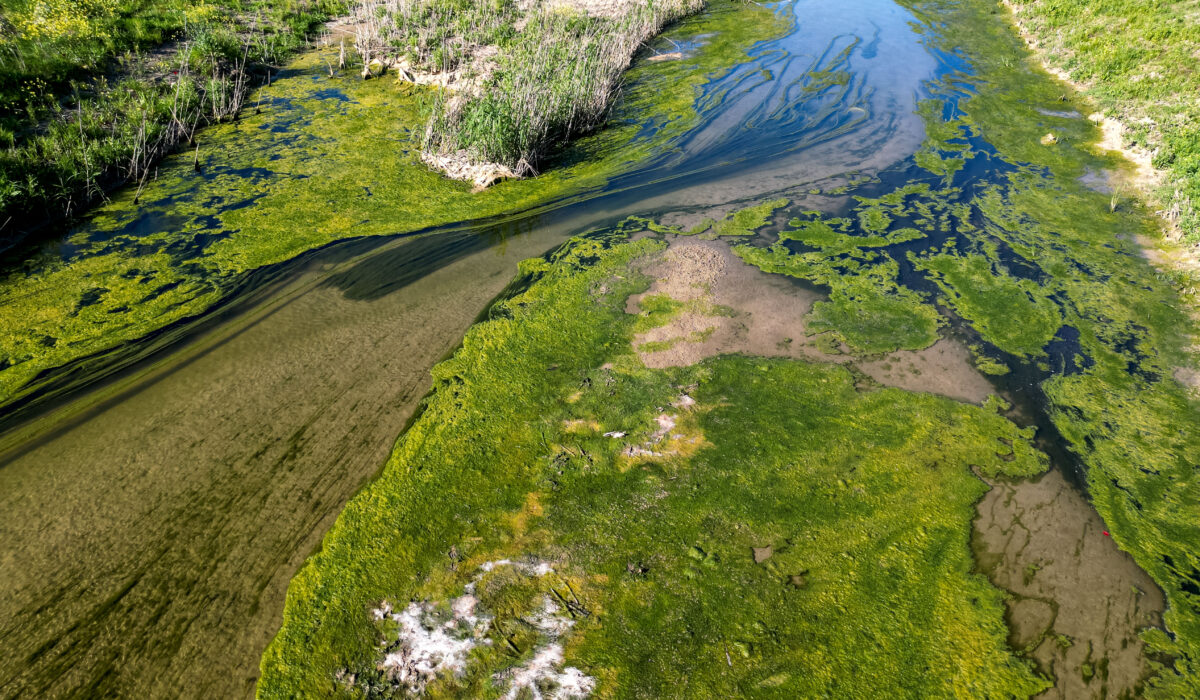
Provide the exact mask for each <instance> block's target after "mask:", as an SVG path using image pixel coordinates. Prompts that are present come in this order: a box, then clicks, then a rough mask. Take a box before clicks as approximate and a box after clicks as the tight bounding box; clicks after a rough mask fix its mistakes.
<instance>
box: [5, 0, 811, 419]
mask: <svg viewBox="0 0 1200 700" xmlns="http://www.w3.org/2000/svg"><path fill="white" fill-rule="evenodd" d="M786 26H787V25H786V23H785V22H783V21H782V20H781V19H780V18H778V17H777V16H776V15H775V14H774V13H772V12H771V11H770V10H769V9H765V8H762V7H759V6H756V5H744V4H742V3H740V2H739V3H731V2H719V3H713V5H712V8H711V9H710V10H709V11H707V12H705V13H703V14H701V15H699V16H696V17H694V18H691V19H689V20H688V21H687V22H686V23H685V24H684V25H683V26H681V27H679V28H678V29H677V30H673V33H672V34H671V36H673V37H674V38H675V39H676V40H677V41H693V42H696V43H697V44H701V45H700V46H699V47H698V48H697V49H696V53H695V55H694V56H693V57H692V59H691V60H690V61H689V62H687V63H685V62H682V61H667V62H661V63H640V64H637V65H635V66H634V67H633V68H632V69H631V70H630V71H629V72H628V74H627V81H628V82H627V88H626V90H625V91H624V93H623V96H622V98H621V100H619V102H618V104H617V105H615V106H614V109H613V110H612V112H611V113H610V116H609V121H608V122H607V125H606V128H604V129H602V130H600V131H598V132H596V133H595V134H592V135H589V136H587V137H584V138H581V139H579V140H577V141H575V142H574V143H573V144H572V145H571V146H570V147H569V148H568V149H566V150H565V151H564V152H563V153H562V154H561V160H560V161H559V165H558V167H556V168H554V169H553V170H552V171H551V172H548V173H546V174H544V175H542V176H541V177H537V178H529V179H525V180H519V181H512V182H505V183H501V184H498V185H496V186H494V187H492V188H489V189H488V190H487V191H486V192H481V193H472V192H471V188H470V186H469V185H466V184H464V183H459V182H453V181H449V180H447V179H446V178H445V177H443V176H441V175H440V174H437V173H435V172H433V171H431V170H429V168H427V167H426V166H425V165H424V164H423V163H422V162H421V160H420V152H421V145H420V128H419V125H420V123H421V114H422V112H421V109H422V105H421V101H420V96H419V94H414V93H416V92H417V91H413V92H407V91H404V90H400V91H398V90H397V89H396V88H395V87H394V86H393V85H391V84H390V81H389V82H385V81H380V80H367V81H364V80H361V79H359V78H358V77H357V76H354V75H342V74H339V75H337V76H336V77H333V78H330V77H329V75H328V69H327V64H326V60H332V61H336V57H337V56H336V47H335V48H333V49H332V52H326V53H322V52H318V51H314V52H310V53H307V54H304V55H303V56H301V57H300V58H298V59H296V60H295V61H293V62H292V63H289V64H288V67H287V70H286V73H285V74H284V75H283V76H282V77H280V78H278V79H277V80H275V81H273V82H272V84H271V85H270V86H266V87H263V88H261V89H260V90H258V91H257V92H255V93H252V95H251V96H250V98H249V99H251V100H252V101H253V102H254V103H255V104H256V105H258V104H260V103H261V105H262V109H261V110H258V109H254V110H246V112H245V113H244V115H243V117H242V118H241V119H239V120H238V121H235V122H227V123H222V124H217V125H214V126H211V127H209V128H208V129H207V130H206V131H205V134H204V136H203V140H202V142H201V147H200V151H199V157H200V166H201V169H200V172H197V171H196V169H195V168H194V167H193V154H192V153H191V152H187V153H178V154H174V155H171V156H168V157H167V158H165V159H164V160H163V161H162V162H161V163H160V164H159V168H158V173H157V178H152V179H151V180H150V181H149V182H147V183H146V186H145V188H144V190H143V191H142V193H141V197H140V200H138V198H137V196H136V195H137V193H136V191H135V190H134V188H126V189H124V190H122V191H119V192H117V193H115V194H114V195H113V199H112V201H111V202H109V203H108V204H105V205H103V206H101V207H98V208H97V209H96V210H95V212H94V214H93V215H92V216H91V217H90V218H89V220H88V221H87V222H86V224H85V225H83V226H81V227H80V228H78V229H77V230H76V231H74V232H73V233H72V234H71V235H70V236H68V237H66V238H65V239H64V241H63V242H62V244H61V245H60V246H59V247H57V248H55V249H50V250H48V251H47V252H46V253H44V254H43V255H40V256H37V257H35V258H33V259H31V260H29V261H28V262H26V263H25V264H24V265H23V266H22V268H20V269H16V270H14V271H12V272H11V273H10V274H9V275H8V276H7V277H5V278H4V279H3V282H2V284H0V330H2V331H3V333H0V405H2V404H6V403H8V402H9V401H12V400H13V399H15V398H19V397H21V396H23V395H26V394H28V393H30V392H32V391H36V390H37V388H38V386H39V385H38V383H37V381H36V378H37V377H38V376H39V374H41V373H42V372H44V371H46V370H48V369H51V368H54V367H60V366H62V365H64V364H66V363H69V362H72V361H76V360H79V359H80V358H83V357H87V356H90V355H95V354H98V353H104V352H107V351H109V350H112V349H113V348H117V347H119V346H121V344H123V343H126V342H129V341H132V340H135V339H137V338H140V337H142V336H144V335H146V334H147V333H150V332H152V331H154V330H157V329H160V328H163V327H164V326H167V325H168V324H170V323H173V322H175V321H178V320H180V319H183V318H186V317H188V316H192V315H195V314H199V313H202V312H204V311H205V310H206V309H207V308H209V307H210V306H211V305H212V304H214V303H216V302H217V301H219V300H220V299H222V298H223V295H224V294H226V293H228V290H229V289H230V288H231V287H233V286H234V285H236V283H237V282H238V280H239V278H240V276H241V275H243V274H244V273H246V272H248V271H250V270H254V269H256V268H259V267H262V266H266V265H271V264H275V263H279V262H282V261H285V260H288V259H290V258H292V257H293V256H295V255H297V254H299V253H302V252H304V251H307V250H311V249H313V248H317V247H320V246H323V245H326V244H328V243H330V242H332V241H337V240H340V239H344V238H348V237H351V236H379V235H392V234H397V233H404V232H410V231H416V230H420V229H424V228H430V227H436V226H441V225H447V224H452V223H455V222H460V221H464V220H470V219H473V218H483V217H488V216H497V215H501V214H504V213H509V212H513V211H521V210H525V209H529V208H533V207H536V206H539V205H543V204H545V203H547V202H550V201H554V200H556V199H561V198H566V197H568V196H571V195H576V194H579V193H583V192H588V191H595V190H597V189H599V188H601V187H602V186H603V185H604V183H605V182H606V181H607V179H608V178H610V177H612V176H613V175H616V174H618V173H621V172H624V171H627V170H629V169H630V168H632V167H635V166H636V165H637V164H639V163H643V162H645V160H646V159H647V158H649V157H650V156H652V155H653V154H655V153H660V152H662V151H663V150H665V149H667V148H669V147H670V145H671V144H673V143H675V142H676V140H677V139H679V138H680V137H681V136H682V135H684V134H686V133H687V132H688V131H689V130H690V129H692V128H695V126H696V125H697V124H698V123H700V122H701V120H702V119H703V115H702V114H701V112H700V110H699V107H698V106H697V105H698V104H699V100H700V99H701V96H702V95H703V94H704V92H705V90H706V89H708V87H709V86H711V85H712V84H713V83H714V81H715V80H717V79H718V78H719V77H720V76H721V75H723V74H724V73H725V72H726V71H727V70H728V67H729V66H733V65H737V64H738V63H740V62H742V61H744V60H745V57H746V52H747V50H748V49H749V47H751V46H753V45H754V43H755V42H757V41H761V40H765V39H769V38H771V37H774V36H777V35H778V34H779V33H781V32H782V31H783V30H784V29H785V28H786ZM702 36H703V37H708V38H707V39H703V40H701V39H697V37H702ZM406 125H407V126H406ZM380 144H388V145H389V147H390V150H389V151H388V152H387V154H386V157H380V155H379V148H380Z"/></svg>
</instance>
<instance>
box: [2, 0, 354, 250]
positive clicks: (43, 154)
mask: <svg viewBox="0 0 1200 700" xmlns="http://www.w3.org/2000/svg"><path fill="white" fill-rule="evenodd" d="M4 10H5V15H4V18H3V20H0V57H2V58H0V211H2V212H3V214H2V217H3V220H2V221H0V250H3V249H4V248H8V247H10V246H12V245H14V244H17V243H19V242H21V241H24V240H25V239H26V238H28V237H29V236H30V234H32V233H33V232H34V231H40V230H43V229H46V228H48V227H51V228H52V227H53V226H55V225H58V224H60V223H61V222H62V221H64V220H66V219H69V218H70V217H71V216H74V215H78V214H80V213H83V212H84V211H85V210H86V209H87V208H88V207H89V206H90V205H92V204H94V203H96V202H99V201H102V200H104V199H105V198H106V196H107V195H108V193H110V192H111V191H112V190H114V189H116V188H118V187H120V186H122V185H124V184H125V183H133V185H134V186H135V187H136V188H137V190H138V191H139V192H140V191H141V189H142V188H143V187H144V186H145V183H146V181H147V180H148V179H150V178H151V177H154V176H155V173H156V166H157V164H158V161H159V160H160V159H161V158H162V157H163V156H165V155H166V154H168V153H170V152H172V151H173V150H174V149H175V148H176V147H177V146H178V145H179V144H180V143H185V142H186V143H189V144H190V143H192V142H193V139H194V137H195V135H196V132H197V130H199V129H200V128H202V127H203V126H205V125H208V124H211V123H214V122H220V121H222V120H225V119H228V118H232V117H234V116H235V115H236V114H237V113H238V112H239V110H240V109H241V106H242V103H243V99H244V98H245V95H246V93H247V92H248V91H249V90H250V89H251V88H252V87H253V86H254V85H255V84H257V83H259V82H266V81H268V80H269V79H270V73H271V72H272V71H273V70H275V69H274V66H275V65H278V64H280V63H282V62H283V61H284V60H285V59H286V58H288V57H289V56H290V55H291V54H292V53H294V52H295V51H296V50H298V49H299V48H301V47H303V46H306V45H307V44H308V41H309V38H310V37H311V36H312V35H313V34H314V33H316V32H317V30H318V29H319V27H320V26H321V24H322V23H323V22H325V21H326V20H328V19H329V18H330V17H331V16H333V15H336V14H338V13H340V12H342V11H343V10H344V4H343V3H342V2H341V0H253V1H252V2H249V3H245V2H233V1H231V0H217V1H216V2H210V3H200V4H197V5H190V6H187V7H183V6H181V5H180V4H179V3H176V2H170V1H169V0H153V1H151V2H145V3H135V2H130V1H128V0H87V1H86V2H73V1H68V0H36V1H35V0H6V1H5V3H4Z"/></svg>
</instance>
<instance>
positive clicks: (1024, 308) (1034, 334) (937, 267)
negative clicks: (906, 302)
mask: <svg viewBox="0 0 1200 700" xmlns="http://www.w3.org/2000/svg"><path fill="white" fill-rule="evenodd" d="M993 257H994V256H993ZM993 265H994V263H992V262H990V261H989V260H988V258H986V257H984V256H982V255H968V256H959V255H953V254H949V253H943V254H941V255H932V256H928V257H924V258H920V259H918V260H917V268H918V269H921V270H925V271H927V272H930V273H934V277H933V278H934V280H936V281H937V282H938V286H939V287H941V288H942V290H943V291H945V292H946V297H947V299H948V300H949V302H950V304H951V305H952V306H954V310H955V311H957V312H958V313H959V314H960V315H961V316H962V317H963V318H966V319H967V320H969V321H971V322H972V323H973V324H974V326H975V328H976V330H978V331H979V334H980V335H981V336H983V337H984V338H985V339H987V340H988V341H989V342H991V343H992V344H993V345H995V346H996V347H998V348H1000V349H1001V350H1004V351H1006V352H1010V353H1012V354H1014V355H1018V356H1027V355H1037V354H1040V353H1041V351H1042V348H1043V347H1045V345H1046V343H1048V342H1050V340H1051V339H1053V338H1054V335H1055V333H1057V332H1058V329H1059V327H1061V326H1062V316H1061V315H1060V314H1059V312H1058V305H1057V304H1055V303H1054V302H1053V301H1051V300H1050V296H1049V295H1050V293H1049V292H1048V291H1047V290H1046V288H1045V287H1043V286H1042V285H1039V284H1037V283H1036V282H1033V281H1032V280H1028V279H1015V278H1013V277H1010V276H1009V275H1007V274H1005V273H1003V272H1000V271H996V270H993V269H992V267H993Z"/></svg>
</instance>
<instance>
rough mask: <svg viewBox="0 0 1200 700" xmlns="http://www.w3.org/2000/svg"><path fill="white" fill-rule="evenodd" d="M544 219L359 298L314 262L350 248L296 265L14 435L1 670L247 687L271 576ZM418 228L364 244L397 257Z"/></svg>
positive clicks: (119, 682) (114, 681) (366, 459)
mask: <svg viewBox="0 0 1200 700" xmlns="http://www.w3.org/2000/svg"><path fill="white" fill-rule="evenodd" d="M560 238H561V234H558V233H550V232H548V231H544V232H540V233H532V234H528V235H523V236H518V237H516V238H513V239H511V240H509V241H507V242H506V243H505V245H503V246H499V247H495V248H490V249H487V250H484V251H482V252H479V253H476V254H473V255H470V256H467V257H465V258H463V259H460V260H457V261H455V262H452V263H450V264H448V265H445V266H444V267H441V268H438V269H435V270H433V271H431V272H429V273H428V274H427V275H425V276H424V277H421V278H420V279H419V280H417V281H415V282H413V283H411V284H408V285H406V286H402V287H400V288H397V289H395V290H393V291H391V292H390V293H388V294H385V295H383V296H381V297H379V298H376V299H372V300H369V301H364V300H361V299H354V298H351V296H350V295H348V294H347V292H346V291H344V290H343V289H341V288H339V287H338V286H335V285H331V284H329V283H328V282H329V280H330V279H331V278H336V277H337V276H338V275H339V274H340V275H342V276H343V278H344V277H345V276H346V275H347V274H352V273H353V271H354V270H355V269H356V267H357V266H359V265H360V264H363V263H365V262H366V261H365V260H361V259H360V260H352V261H349V262H346V263H342V264H340V265H337V266H331V267H328V268H323V269H316V270H312V271H310V272H308V273H306V274H304V275H302V276H301V278H299V279H297V280H296V281H295V282H294V283H293V284H292V285H290V286H289V288H288V289H287V290H285V291H284V292H283V293H282V294H280V295H279V296H278V297H277V298H275V299H274V300H273V301H272V302H270V303H269V304H267V305H266V306H264V307H262V308H259V309H255V310H254V311H253V312H251V313H249V314H248V315H247V316H245V317H243V318H241V319H239V320H238V321H236V322H235V323H233V324H231V325H230V326H227V327H224V328H222V329H220V330H219V331H218V332H215V333H213V334H211V335H210V336H208V337H205V338H203V339H201V340H200V341H199V342H198V343H196V344H195V345H193V346H192V347H190V348H189V349H188V350H187V351H186V354H185V355H184V356H177V357H173V358H170V360H169V361H168V362H167V363H166V364H165V365H164V366H161V367H157V368H155V369H154V370H152V371H150V372H149V373H147V374H145V375H144V376H142V377H141V378H140V379H138V380H136V381H133V382H132V383H131V384H130V385H128V386H126V387H125V388H124V391H123V392H122V393H121V394H120V395H119V396H117V397H115V398H114V399H113V400H112V401H110V402H109V403H108V404H107V405H100V406H99V407H98V408H95V409H93V411H92V412H91V414H90V415H84V416H82V417H80V418H77V419H76V420H75V421H74V424H73V425H70V426H69V427H67V428H65V429H60V431H59V432H57V433H55V434H53V435H52V436H51V437H50V439H47V440H44V441H42V442H40V443H35V444H33V445H26V446H25V447H24V449H23V451H22V452H20V453H19V454H16V455H14V456H11V457H10V459H9V460H8V461H7V463H6V464H4V466H3V468H0V511H2V512H4V513H5V517H4V518H3V519H0V541H2V542H4V545H3V547H0V569H2V570H3V571H4V572H5V574H4V576H3V577H0V610H2V611H3V619H4V630H5V635H6V636H7V638H8V642H6V643H5V644H4V646H3V649H4V651H3V658H2V659H0V665H3V666H4V667H6V668H8V669H10V670H14V669H17V668H21V667H22V666H24V667H25V668H26V669H27V674H26V675H18V676H17V677H16V678H14V679H11V680H10V681H9V687H19V688H24V689H25V690H23V691H22V692H21V693H19V694H21V695H28V696H30V697H34V696H46V695H56V694H61V693H66V692H70V693H82V694H83V695H93V694H97V695H99V694H105V695H107V694H116V695H121V696H125V697H146V696H149V695H153V696H159V697H178V696H181V695H182V696H190V697H232V696H249V695H250V694H252V692H253V688H254V681H255V679H256V677H257V675H258V674H257V671H258V656H259V654H260V653H261V650H262V648H263V646H265V644H266V642H267V640H269V639H270V637H271V636H272V635H273V634H274V632H275V630H276V629H278V625H279V620H280V615H281V612H282V609H283V600H284V592H285V589H286V586H287V583H288V580H289V579H290V577H291V575H292V573H293V572H294V571H295V570H296V569H297V568H298V567H299V565H300V564H301V563H302V561H303V559H304V557H306V556H307V555H308V554H309V552H311V551H312V550H313V548H314V547H316V546H317V544H318V543H319V541H320V538H321V536H322V535H323V534H324V532H325V530H326V529H328V527H329V525H330V524H331V523H332V522H333V519H334V517H335V516H336V515H337V513H338V512H339V511H340V509H341V507H342V505H343V504H344V503H345V501H346V499H347V498H348V497H349V496H350V495H351V494H352V493H353V492H354V491H355V490H356V489H357V488H358V487H359V486H360V485H361V484H362V483H363V482H364V480H366V479H367V478H368V477H370V475H371V474H372V473H374V471H375V470H376V469H378V468H379V465H381V464H382V463H383V461H384V459H385V458H386V456H387V454H388V452H389V450H390V448H391V444H392V441H393V440H394V439H395V437H396V435H397V433H398V432H399V431H400V428H401V426H402V425H403V424H404V422H405V420H406V419H407V418H408V417H409V416H410V415H411V414H412V411H413V409H414V408H415V407H416V405H417V402H418V401H419V400H420V398H421V397H422V396H423V395H424V394H425V392H426V391H427V390H428V387H429V374H428V369H429V367H430V366H432V365H433V363H434V362H436V361H437V359H438V358H439V357H441V356H442V355H443V354H444V353H446V352H447V351H449V350H451V349H452V348H453V347H454V346H455V344H456V343H457V342H458V341H459V339H460V338H461V337H462V335H463V333H464V331H465V330H466V328H467V327H468V326H469V325H470V324H471V322H472V321H473V320H474V318H475V316H476V314H477V313H478V312H479V310H480V309H482V308H484V307H485V306H486V304H487V303H488V301H489V300H490V299H491V298H492V297H494V296H495V295H496V294H497V293H499V292H500V291H501V290H502V289H503V288H504V287H505V285H506V284H508V282H509V281H510V280H511V278H512V274H513V270H514V268H515V264H516V261H517V260H520V259H522V258H526V257H530V256H534V255H538V254H540V253H542V252H543V251H544V250H546V249H547V248H549V247H551V246H552V245H553V243H554V241H556V240H559V239H560ZM419 244H420V241H419V240H403V241H398V242H396V243H395V244H393V245H391V246H389V248H388V249H386V250H384V251H381V252H377V253H374V254H372V255H373V256H381V255H382V256H386V255H387V254H389V253H391V254H392V255H393V258H394V259H396V260H400V259H405V257H406V251H409V250H412V249H413V248H414V247H416V246H417V245H419ZM16 634H19V635H20V637H19V638H20V639H21V640H22V643H21V644H19V645H18V644H15V643H13V642H14V641H15V640H16V639H18V637H16V636H13V635H16ZM79 651H86V652H87V653H86V654H84V655H80V654H78V652H79ZM130 659H136V660H137V663H138V664H146V665H149V666H151V667H153V668H155V669H156V672H155V673H139V672H137V669H130V668H126V667H125V664H127V663H128V661H127V660H130ZM31 660H35V661H36V662H37V663H30V661H31ZM214 667H215V668H219V669H222V670H223V671H226V672H223V673H221V674H217V675H214V674H213V672H212V669H213V668H214ZM4 694H5V695H7V694H8V692H7V691H5V692H4Z"/></svg>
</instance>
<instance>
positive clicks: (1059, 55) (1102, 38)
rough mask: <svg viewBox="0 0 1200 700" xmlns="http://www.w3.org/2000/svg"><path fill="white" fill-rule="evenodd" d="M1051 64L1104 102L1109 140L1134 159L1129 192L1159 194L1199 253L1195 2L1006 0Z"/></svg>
mask: <svg viewBox="0 0 1200 700" xmlns="http://www.w3.org/2000/svg"><path fill="white" fill-rule="evenodd" d="M1004 5H1005V6H1006V7H1008V8H1009V10H1010V11H1011V13H1012V14H1011V17H1012V20H1013V22H1014V23H1015V24H1016V25H1017V27H1018V28H1019V30H1020V32H1021V35H1022V37H1023V38H1024V39H1025V41H1026V43H1027V44H1028V45H1029V47H1030V48H1031V49H1032V50H1033V52H1034V54H1035V55H1036V56H1037V58H1038V60H1040V61H1041V62H1042V63H1043V64H1044V65H1045V66H1046V67H1047V69H1048V70H1050V71H1051V72H1053V73H1054V74H1055V75H1056V76H1057V77H1059V78H1061V79H1062V80H1063V81H1064V82H1067V83H1068V84H1070V85H1072V86H1073V87H1075V88H1076V89H1078V90H1079V91H1080V92H1082V93H1083V94H1085V95H1087V96H1088V98H1090V99H1091V100H1092V101H1093V102H1094V103H1095V104H1096V105H1097V106H1098V107H1099V108H1100V110H1101V113H1100V114H1098V115H1097V116H1096V119H1097V121H1099V122H1101V123H1102V124H1103V126H1104V134H1105V139H1104V146H1105V147H1107V148H1112V149H1116V150H1121V151H1122V152H1123V153H1125V155H1126V156H1127V157H1128V158H1129V160H1130V161H1131V162H1132V163H1134V165H1135V168H1136V175H1135V177H1133V178H1129V179H1128V180H1127V181H1126V184H1125V187H1127V188H1128V189H1129V190H1130V191H1129V192H1126V193H1122V192H1117V193H1115V194H1114V196H1115V197H1118V198H1119V197H1121V196H1122V195H1124V196H1132V195H1133V194H1134V193H1137V192H1140V193H1141V194H1143V195H1145V196H1148V197H1150V198H1151V199H1152V201H1154V202H1155V203H1156V204H1157V206H1158V208H1159V209H1160V211H1159V214H1160V215H1161V216H1162V218H1163V219H1164V220H1165V221H1166V222H1167V224H1168V225H1169V226H1170V227H1171V228H1172V229H1173V230H1174V237H1175V239H1176V241H1177V242H1179V243H1180V244H1182V245H1184V246H1186V247H1188V248H1189V249H1191V251H1190V252H1191V255H1190V257H1191V258H1193V259H1196V258H1197V257H1200V252H1198V250H1197V247H1198V246H1200V209H1198V207H1200V126H1197V125H1198V124H1200V74H1198V73H1197V71H1195V70H1194V69H1193V68H1194V66H1195V64H1196V60H1197V56H1198V55H1200V14H1197V11H1196V7H1195V3H1191V2H1186V1H1184V0H1177V1H1173V2H1164V3H1147V2H1138V1H1136V0H1117V1H1113V2H1106V3H1102V4H1095V3H1086V2H1079V1H1078V0H1005V1H1004Z"/></svg>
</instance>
